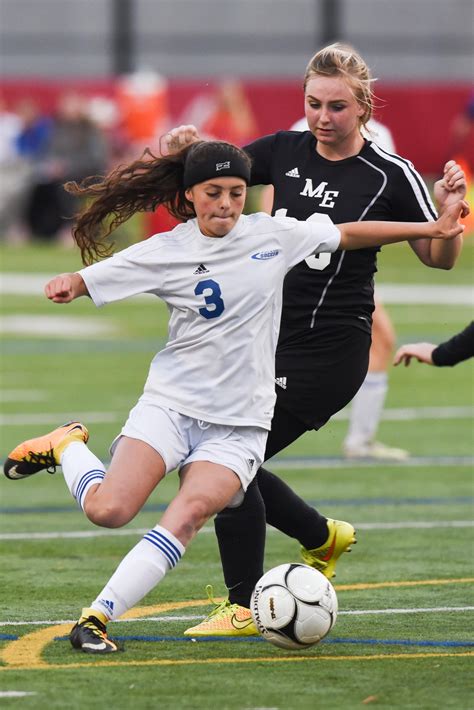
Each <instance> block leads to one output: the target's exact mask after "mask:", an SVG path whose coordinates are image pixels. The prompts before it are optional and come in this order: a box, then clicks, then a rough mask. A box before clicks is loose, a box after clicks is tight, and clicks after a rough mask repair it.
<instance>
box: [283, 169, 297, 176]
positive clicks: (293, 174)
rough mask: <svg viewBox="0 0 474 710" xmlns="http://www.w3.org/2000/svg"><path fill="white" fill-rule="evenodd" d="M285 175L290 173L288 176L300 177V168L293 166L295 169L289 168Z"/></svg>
mask: <svg viewBox="0 0 474 710" xmlns="http://www.w3.org/2000/svg"><path fill="white" fill-rule="evenodd" d="M285 175H288V177H294V178H299V177H300V173H299V170H298V168H293V170H288V172H287V173H285Z"/></svg>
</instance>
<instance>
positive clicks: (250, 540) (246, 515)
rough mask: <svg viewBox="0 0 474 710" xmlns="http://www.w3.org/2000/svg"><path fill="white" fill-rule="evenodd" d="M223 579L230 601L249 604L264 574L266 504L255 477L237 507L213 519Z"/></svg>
mask: <svg viewBox="0 0 474 710" xmlns="http://www.w3.org/2000/svg"><path fill="white" fill-rule="evenodd" d="M214 527H215V530H216V535H217V540H218V543H219V551H220V555H221V562H222V569H223V572H224V580H225V583H226V586H227V588H228V590H229V601H230V602H231V604H240V605H241V606H245V607H249V606H250V596H251V594H252V592H253V589H254V587H255V585H256V583H257V582H258V580H259V579H260V577H261V576H262V574H263V558H264V555H265V530H266V523H265V505H264V503H263V498H262V496H261V493H260V491H259V489H258V485H257V481H256V479H255V478H254V479H253V481H252V482H251V483H250V485H249V487H248V489H247V492H246V494H245V497H244V500H243V503H242V504H241V505H240V506H239V507H238V508H224V510H222V511H221V512H220V513H219V514H218V515H217V516H216V517H215V519H214Z"/></svg>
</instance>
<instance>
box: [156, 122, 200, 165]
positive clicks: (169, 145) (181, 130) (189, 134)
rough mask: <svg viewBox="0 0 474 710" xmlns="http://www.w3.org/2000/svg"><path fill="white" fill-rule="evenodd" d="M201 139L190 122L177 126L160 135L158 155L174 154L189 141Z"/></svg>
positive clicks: (186, 145)
mask: <svg viewBox="0 0 474 710" xmlns="http://www.w3.org/2000/svg"><path fill="white" fill-rule="evenodd" d="M199 140H201V139H200V138H199V133H198V129H197V128H196V126H193V125H192V124H190V125H186V126H177V127H176V128H172V129H171V131H168V133H165V134H164V135H163V136H161V137H160V155H161V156H163V157H164V156H167V155H174V154H175V153H179V151H180V150H183V148H187V147H188V145H191V143H196V141H199Z"/></svg>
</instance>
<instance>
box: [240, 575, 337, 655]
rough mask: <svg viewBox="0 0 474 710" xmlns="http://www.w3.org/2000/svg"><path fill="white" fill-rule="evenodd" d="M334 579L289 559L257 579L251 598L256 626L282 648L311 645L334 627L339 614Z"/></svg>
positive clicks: (251, 609)
mask: <svg viewBox="0 0 474 710" xmlns="http://www.w3.org/2000/svg"><path fill="white" fill-rule="evenodd" d="M337 608H338V607H337V596H336V592H335V590H334V587H333V586H332V584H331V582H330V581H329V580H328V579H326V577H325V576H324V575H323V574H321V572H318V571H317V570H315V569H314V568H313V567H308V565H303V564H298V563H288V564H284V565H279V566H278V567H274V568H273V569H271V570H270V571H269V572H266V574H264V575H263V577H261V579H260V580H259V581H258V582H257V584H256V586H255V589H254V591H253V593H252V598H251V600H250V611H251V613H252V618H253V620H254V623H255V626H256V627H257V629H258V630H259V632H260V633H261V634H262V636H263V637H264V638H265V639H266V640H267V641H270V643H273V644H274V645H275V646H280V648H288V649H301V648H309V646H313V645H314V644H316V643H319V641H321V639H323V638H324V637H325V636H327V634H328V633H329V632H330V631H331V629H332V627H333V626H334V624H335V623H336V618H337Z"/></svg>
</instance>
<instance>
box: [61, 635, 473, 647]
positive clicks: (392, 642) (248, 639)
mask: <svg viewBox="0 0 474 710" xmlns="http://www.w3.org/2000/svg"><path fill="white" fill-rule="evenodd" d="M68 640H69V636H55V638H54V641H68ZM113 640H114V641H145V642H148V643H157V642H163V641H177V642H183V641H184V642H185V643H189V642H192V643H267V641H265V639H264V638H262V637H261V636H230V637H229V636H225V637H223V636H200V637H198V638H197V637H196V638H195V637H193V636H134V635H131V636H116V635H115V634H114V635H113ZM321 643H325V644H345V643H347V644H352V645H358V646H424V647H430V648H432V647H440V648H471V647H473V646H474V641H411V640H410V639H354V638H339V637H334V638H326V639H323V641H321Z"/></svg>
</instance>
